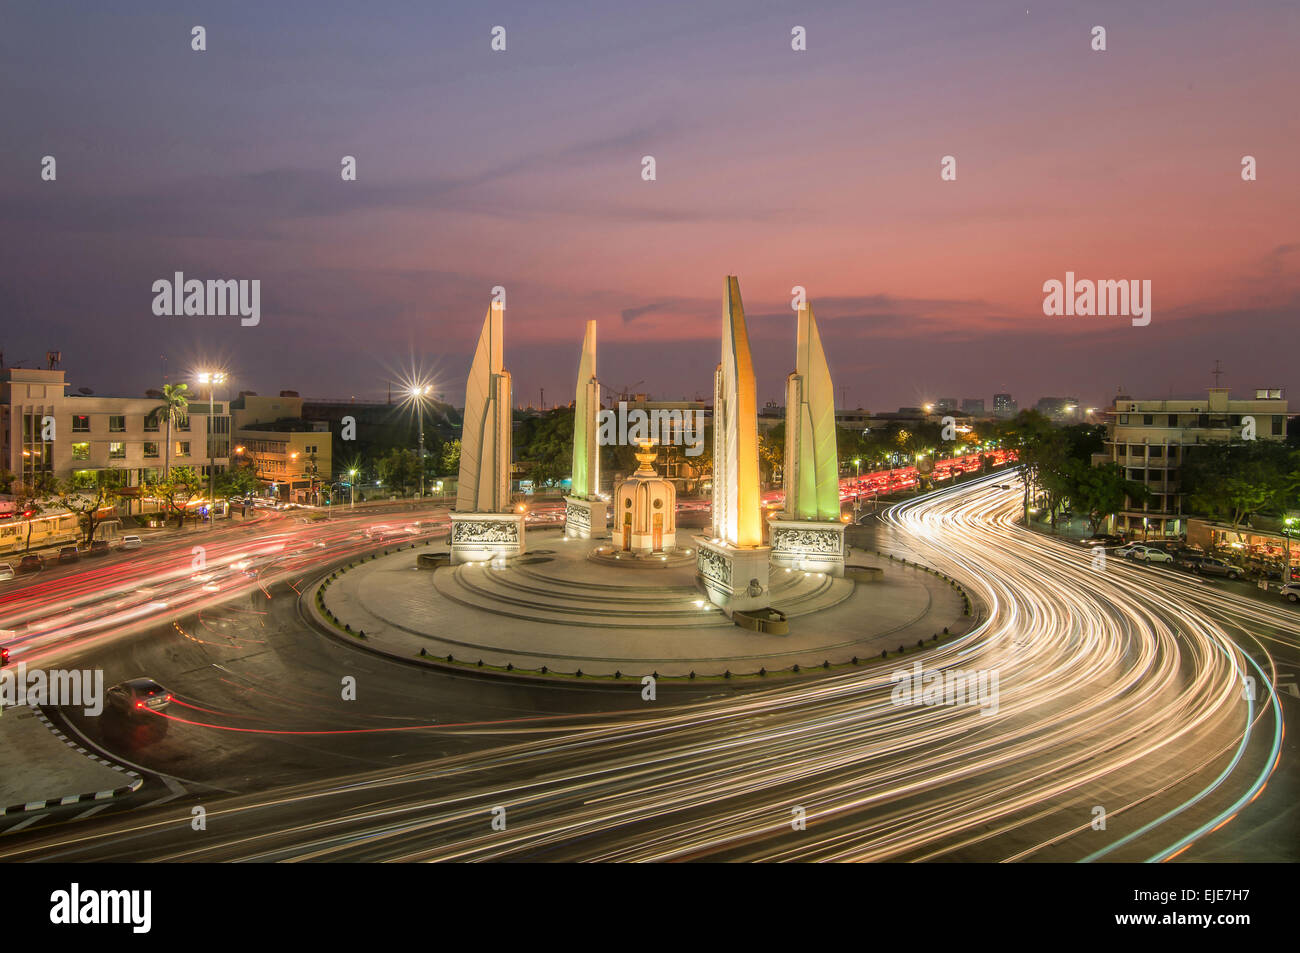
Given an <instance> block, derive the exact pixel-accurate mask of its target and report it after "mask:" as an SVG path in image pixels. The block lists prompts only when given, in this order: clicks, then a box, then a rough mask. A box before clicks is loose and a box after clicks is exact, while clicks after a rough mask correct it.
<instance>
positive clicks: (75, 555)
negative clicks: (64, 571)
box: [59, 546, 81, 563]
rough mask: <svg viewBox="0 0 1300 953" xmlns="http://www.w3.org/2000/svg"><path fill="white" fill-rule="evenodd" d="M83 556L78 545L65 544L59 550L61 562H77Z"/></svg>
mask: <svg viewBox="0 0 1300 953" xmlns="http://www.w3.org/2000/svg"><path fill="white" fill-rule="evenodd" d="M80 558H81V553H79V552H77V547H76V546H64V547H63V548H62V549H60V550H59V562H61V563H75V562H76V561H77V560H78V559H80Z"/></svg>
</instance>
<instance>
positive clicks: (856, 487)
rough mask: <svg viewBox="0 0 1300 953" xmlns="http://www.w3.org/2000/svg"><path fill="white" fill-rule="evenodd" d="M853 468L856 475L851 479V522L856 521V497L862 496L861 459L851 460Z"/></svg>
mask: <svg viewBox="0 0 1300 953" xmlns="http://www.w3.org/2000/svg"><path fill="white" fill-rule="evenodd" d="M853 467H854V469H855V470H857V474H856V475H855V476H854V478H853V522H854V523H857V521H858V497H860V496H861V495H862V458H861V457H854V458H853Z"/></svg>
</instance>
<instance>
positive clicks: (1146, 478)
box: [1093, 387, 1287, 537]
mask: <svg viewBox="0 0 1300 953" xmlns="http://www.w3.org/2000/svg"><path fill="white" fill-rule="evenodd" d="M1105 416H1106V441H1105V447H1106V449H1105V452H1104V453H1100V454H1096V455H1094V457H1093V464H1094V465H1097V464H1102V463H1117V464H1119V465H1120V466H1121V467H1122V468H1123V469H1124V474H1125V476H1127V477H1128V478H1129V479H1130V480H1132V481H1134V482H1135V483H1141V484H1143V485H1144V486H1146V488H1147V490H1148V491H1149V492H1150V493H1151V498H1150V500H1149V501H1148V502H1147V503H1146V504H1145V505H1142V506H1139V505H1137V504H1135V503H1134V502H1133V501H1132V500H1131V499H1128V500H1125V507H1124V509H1123V510H1121V511H1120V512H1119V513H1118V514H1116V515H1115V516H1113V517H1111V531H1112V532H1114V531H1121V532H1127V533H1137V534H1143V533H1144V534H1145V535H1147V536H1148V537H1150V536H1171V537H1172V536H1180V535H1182V534H1184V533H1186V531H1187V517H1188V515H1189V514H1188V512H1187V509H1186V500H1185V498H1184V494H1183V491H1182V490H1183V488H1182V479H1181V468H1182V465H1183V463H1184V462H1185V461H1186V459H1187V455H1188V454H1189V453H1194V452H1195V448H1196V447H1197V446H1199V445H1204V444H1211V443H1229V442H1232V441H1238V440H1241V439H1242V429H1243V421H1244V420H1245V418H1248V417H1250V418H1254V428H1255V439H1257V440H1277V441H1283V440H1285V439H1286V427H1287V402H1286V399H1285V396H1284V394H1283V392H1282V391H1281V390H1280V389H1261V390H1257V391H1255V396H1254V398H1253V399H1250V400H1244V399H1243V400H1233V399H1232V398H1231V397H1230V396H1229V392H1228V388H1226V387H1213V388H1210V390H1209V392H1208V393H1207V394H1206V396H1205V397H1202V398H1192V399H1189V400H1137V399H1134V398H1131V397H1126V396H1119V397H1116V398H1115V403H1114V405H1113V406H1111V407H1109V408H1107V409H1106V411H1105Z"/></svg>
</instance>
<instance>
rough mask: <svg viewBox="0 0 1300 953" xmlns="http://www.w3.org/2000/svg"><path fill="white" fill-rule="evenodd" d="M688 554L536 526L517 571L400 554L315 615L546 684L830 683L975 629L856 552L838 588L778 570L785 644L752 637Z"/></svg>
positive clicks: (347, 581) (419, 650)
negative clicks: (654, 678) (625, 547)
mask: <svg viewBox="0 0 1300 953" xmlns="http://www.w3.org/2000/svg"><path fill="white" fill-rule="evenodd" d="M679 545H680V546H681V548H680V549H678V550H677V551H676V552H673V553H667V554H662V555H663V556H664V557H665V558H663V559H659V558H656V556H655V555H653V554H652V555H649V556H647V555H645V554H641V555H639V556H638V557H637V558H636V559H628V560H627V561H626V562H624V559H623V558H622V557H623V556H624V555H625V554H620V553H616V552H615V551H614V550H613V549H612V547H611V546H610V544H609V542H608V541H600V540H579V539H567V538H565V537H564V535H563V532H562V531H561V530H559V529H532V528H530V529H529V531H528V549H527V551H526V552H525V553H524V554H523V555H521V556H518V557H515V558H513V559H510V560H504V561H503V560H495V561H491V562H476V563H466V564H463V565H459V566H451V565H447V564H445V563H443V562H442V561H441V560H437V559H424V567H426V568H422V567H421V565H420V563H419V560H420V559H421V558H423V557H421V556H420V555H419V554H417V552H416V551H415V550H404V551H399V552H396V553H393V554H391V555H387V556H380V557H379V558H377V559H372V560H366V561H363V562H361V563H359V564H357V565H356V566H354V567H352V568H350V569H347V570H345V571H341V572H340V573H339V574H338V575H337V577H335V578H333V579H331V580H328V581H326V582H325V583H323V584H322V585H321V586H320V587H319V598H318V597H317V595H314V594H312V593H311V592H310V591H309V592H308V593H307V596H308V598H307V599H306V600H305V604H306V605H307V606H308V607H309V608H310V609H312V610H314V614H315V615H316V617H317V621H318V622H320V623H321V624H322V625H324V626H326V627H328V628H329V629H330V630H331V631H333V632H337V633H340V634H349V633H357V632H361V631H364V632H365V633H366V638H365V642H364V644H365V647H366V648H367V649H370V650H373V651H379V652H384V653H386V654H389V655H394V656H399V657H404V658H420V659H424V660H428V661H435V660H436V661H437V663H438V664H444V665H455V666H468V667H471V668H474V669H479V670H484V671H488V670H490V671H500V672H503V673H507V672H508V673H509V674H511V675H514V676H538V675H541V676H544V677H547V678H556V677H564V676H568V677H580V678H585V679H592V678H611V679H612V678H615V676H617V677H618V679H627V678H634V677H640V676H642V675H648V674H652V673H654V674H657V675H658V676H659V677H670V678H671V677H681V678H713V677H725V678H738V677H756V678H769V677H773V676H778V675H780V674H783V673H785V674H790V673H798V672H801V671H803V672H806V671H808V670H816V671H825V670H826V669H827V668H830V667H841V666H847V665H854V664H858V663H859V662H865V661H867V660H871V659H879V658H881V656H882V653H885V654H887V655H891V656H892V655H893V654H894V651H895V649H896V648H897V647H898V646H899V645H904V646H907V645H916V644H917V643H918V642H925V643H929V642H931V640H932V638H933V636H934V633H937V632H940V631H945V630H951V631H952V632H954V633H959V632H961V631H964V629H963V627H962V626H961V623H962V622H963V621H967V622H969V619H968V617H964V614H963V613H964V604H965V601H964V598H963V596H962V594H961V593H959V592H958V591H957V590H956V589H954V588H953V587H952V586H951V585H950V584H948V583H946V582H945V581H944V580H942V579H940V578H939V577H936V576H934V575H933V574H931V573H928V572H926V571H925V570H924V569H922V568H920V567H915V566H903V565H900V564H898V563H891V562H889V561H888V560H885V559H880V558H878V557H875V556H870V555H866V554H862V553H860V552H854V553H852V554H851V555H850V559H849V563H850V565H851V566H855V567H858V568H860V569H861V570H862V571H860V572H849V573H847V574H846V576H845V577H842V578H841V577H833V576H829V575H826V574H824V573H816V572H804V571H801V570H791V569H781V568H778V567H775V566H774V567H772V570H771V576H770V587H771V596H772V603H771V604H772V608H773V609H776V610H778V611H779V612H781V613H783V614H784V616H785V618H786V620H787V621H788V626H789V632H788V634H784V635H775V634H771V633H764V632H756V631H753V630H750V629H746V628H742V627H740V626H738V625H736V624H734V623H733V622H732V621H731V620H730V619H728V618H727V617H726V616H725V615H724V614H723V613H722V612H721V611H720V610H719V609H718V608H716V607H715V606H713V605H712V604H711V603H710V602H709V601H708V600H707V598H706V597H705V596H704V595H703V594H702V592H701V591H700V590H699V589H698V588H697V586H696V583H695V560H694V557H693V555H691V554H690V553H688V552H686V550H688V549H692V548H693V547H691V546H690V545H689V538H687V539H683V540H680V541H679ZM616 556H617V557H618V558H615V557H616ZM430 566H432V567H433V568H432V569H430V568H427V567H430ZM634 567H635V568H634ZM638 569H640V570H649V569H653V570H654V571H638ZM348 637H351V635H350V634H349V635H348ZM579 673H581V674H579Z"/></svg>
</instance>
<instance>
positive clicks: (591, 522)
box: [564, 496, 609, 539]
mask: <svg viewBox="0 0 1300 953" xmlns="http://www.w3.org/2000/svg"><path fill="white" fill-rule="evenodd" d="M564 535H565V536H566V537H568V538H569V539H605V538H606V537H607V536H609V504H608V503H606V502H605V501H604V500H583V499H579V498H577V497H573V496H566V497H565V498H564Z"/></svg>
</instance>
